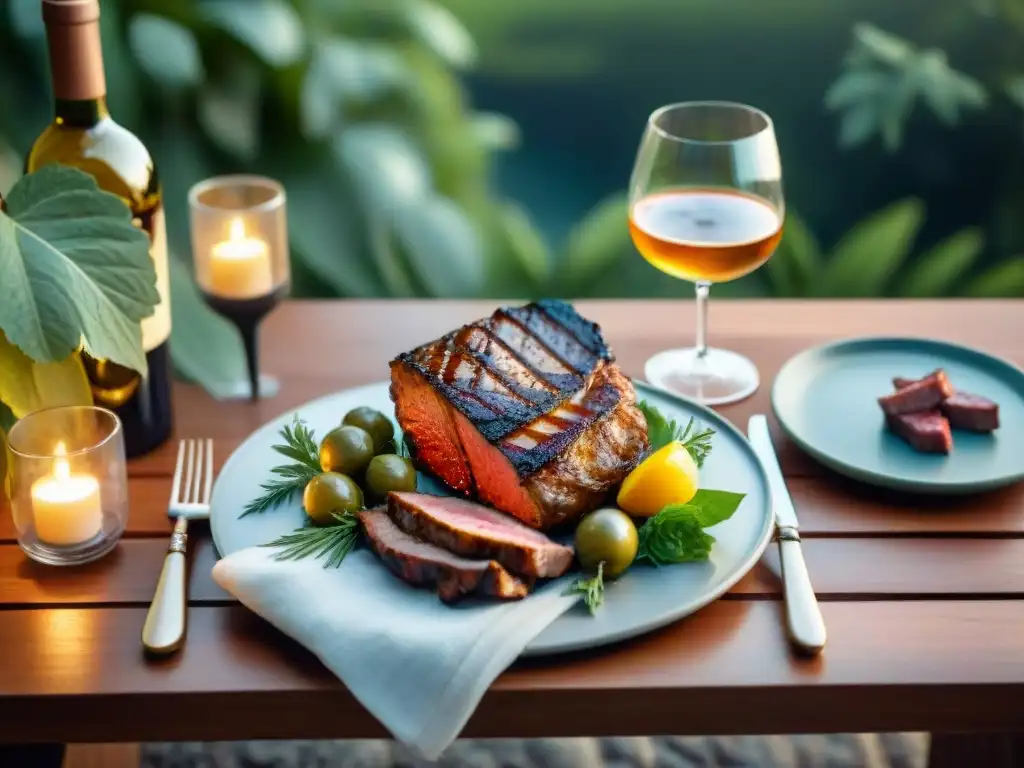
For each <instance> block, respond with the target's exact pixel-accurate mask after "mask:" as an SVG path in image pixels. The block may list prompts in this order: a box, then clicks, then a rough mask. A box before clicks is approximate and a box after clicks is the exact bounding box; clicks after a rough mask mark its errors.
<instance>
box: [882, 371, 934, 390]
mask: <svg viewBox="0 0 1024 768" xmlns="http://www.w3.org/2000/svg"><path fill="white" fill-rule="evenodd" d="M939 374H942V375H943V376H945V375H946V372H945V371H943V370H942V369H941V368H936V369H935V370H934V371H932V372H931V373H929V374H928V375H927V376H922V377H921V378H920V379H908V378H906V377H905V376H894V377H893V380H892V385H893V387H895V388H896V389H903V388H905V387H909V386H910V385H911V384H916V383H917V382H919V381H924V380H925V379H934V378H937V377H938V376H939Z"/></svg>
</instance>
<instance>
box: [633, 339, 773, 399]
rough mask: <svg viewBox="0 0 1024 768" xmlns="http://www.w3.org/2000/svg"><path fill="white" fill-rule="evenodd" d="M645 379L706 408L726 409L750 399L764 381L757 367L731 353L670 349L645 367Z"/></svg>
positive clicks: (658, 355) (725, 351) (659, 354)
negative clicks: (701, 354) (718, 407)
mask: <svg viewBox="0 0 1024 768" xmlns="http://www.w3.org/2000/svg"><path fill="white" fill-rule="evenodd" d="M644 378H646V379H647V382H648V383H649V384H651V385H652V386H655V387H657V388H659V389H663V390H665V391H667V392H671V393H672V394H675V395H682V396H684V397H688V398H690V399H691V400H696V401H697V402H698V403H703V404H704V405H725V404H727V403H736V402H739V401H740V400H743V399H744V398H747V397H750V396H751V395H752V394H754V392H756V391H757V387H758V385H759V384H760V381H761V378H760V376H759V375H758V373H757V366H755V365H754V363H752V362H751V361H750V360H748V359H747V358H746V357H744V356H743V355H740V354H737V353H735V352H730V351H729V350H727V349H714V348H709V349H708V351H707V354H706V355H704V356H703V357H698V356H697V350H696V349H693V348H690V349H669V350H666V351H665V352H659V353H658V354H656V355H655V356H654V357H652V358H651V359H649V360H648V361H647V363H646V364H645V365H644Z"/></svg>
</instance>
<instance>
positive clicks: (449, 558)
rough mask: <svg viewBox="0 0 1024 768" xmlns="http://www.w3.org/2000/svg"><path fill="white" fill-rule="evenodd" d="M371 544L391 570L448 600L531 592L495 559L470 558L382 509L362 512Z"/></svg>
mask: <svg viewBox="0 0 1024 768" xmlns="http://www.w3.org/2000/svg"><path fill="white" fill-rule="evenodd" d="M359 520H360V522H361V523H362V525H363V532H364V534H365V536H366V540H367V541H368V543H369V545H370V548H371V549H372V550H373V551H374V552H375V553H376V554H377V556H378V557H379V558H380V559H381V561H382V562H383V563H384V564H385V565H386V566H387V568H388V570H390V571H391V572H392V573H394V574H395V575H396V576H398V577H399V578H400V579H402V580H403V581H405V582H406V583H408V584H413V585H416V586H422V587H436V589H437V594H438V597H440V598H441V600H443V601H444V602H446V603H451V602H455V601H456V600H458V599H459V598H461V597H464V596H466V595H474V594H475V595H485V596H490V597H498V598H502V599H506V600H515V599H520V598H523V597H526V595H527V594H529V591H530V590H529V586H528V584H527V583H526V582H524V581H522V580H521V579H518V578H516V577H515V576H513V575H512V574H510V573H509V572H508V571H506V570H505V569H504V568H503V567H502V566H501V565H499V564H498V563H496V562H494V561H493V560H471V559H468V558H464V557H459V556H458V555H455V554H452V553H451V552H447V551H446V550H444V549H441V548H440V547H437V546H434V545H433V544H429V543H427V542H425V541H421V540H419V539H417V538H415V537H413V536H410V535H409V534H407V533H405V532H404V531H403V530H402V529H401V528H399V527H398V526H397V525H395V522H394V521H393V520H392V519H391V518H390V517H389V516H388V514H387V512H385V511H384V510H383V509H379V508H378V509H369V510H365V511H363V512H360V513H359Z"/></svg>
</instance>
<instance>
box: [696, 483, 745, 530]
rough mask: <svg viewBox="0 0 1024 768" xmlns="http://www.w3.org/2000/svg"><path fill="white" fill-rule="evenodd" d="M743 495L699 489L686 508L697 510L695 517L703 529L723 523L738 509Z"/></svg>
mask: <svg viewBox="0 0 1024 768" xmlns="http://www.w3.org/2000/svg"><path fill="white" fill-rule="evenodd" d="M745 496H746V494H745V493H734V492H733V491H713V490H709V489H704V488H701V489H700V490H699V491H697V493H696V494H695V495H694V497H693V498H692V499H690V501H689V502H688V506H691V507H696V508H697V516H698V518H699V519H700V524H701V526H702V527H704V528H710V527H711V526H713V525H718V524H719V523H724V522H725V521H726V520H728V519H729V518H730V517H732V516H733V513H734V512H735V511H736V510H737V509H739V506H740V502H742V501H743V499H744V497H745Z"/></svg>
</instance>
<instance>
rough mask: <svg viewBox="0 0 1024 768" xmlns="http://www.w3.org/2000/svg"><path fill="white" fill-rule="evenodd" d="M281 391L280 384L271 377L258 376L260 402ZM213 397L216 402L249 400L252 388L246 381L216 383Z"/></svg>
mask: <svg viewBox="0 0 1024 768" xmlns="http://www.w3.org/2000/svg"><path fill="white" fill-rule="evenodd" d="M280 391H281V382H279V381H278V380H277V379H275V378H274V377H273V376H267V375H266V374H263V373H261V374H260V400H265V399H266V398H268V397H273V396H274V395H276V394H277V393H278V392H280ZM214 397H215V398H216V399H217V400H251V399H252V387H251V386H250V385H249V380H248V379H237V380H235V381H224V382H217V385H216V387H215V392H214Z"/></svg>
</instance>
